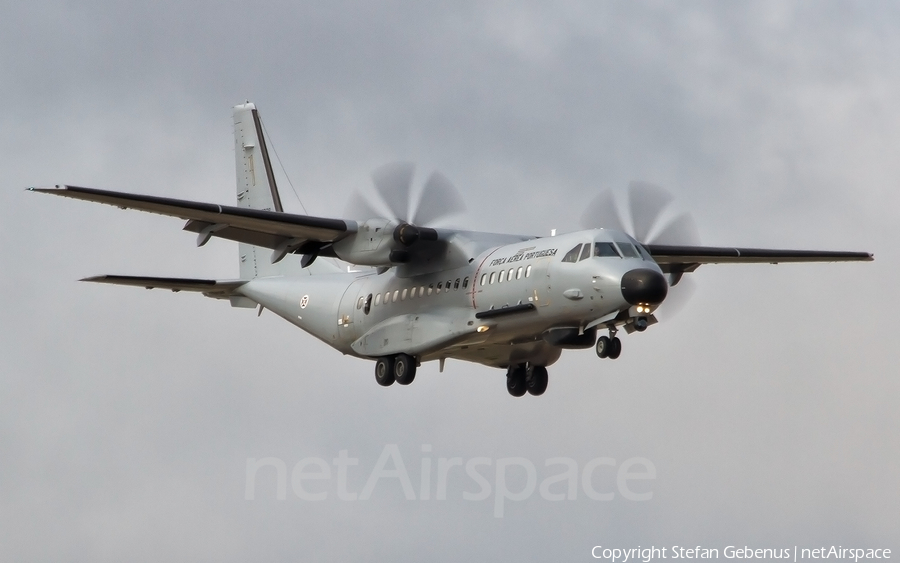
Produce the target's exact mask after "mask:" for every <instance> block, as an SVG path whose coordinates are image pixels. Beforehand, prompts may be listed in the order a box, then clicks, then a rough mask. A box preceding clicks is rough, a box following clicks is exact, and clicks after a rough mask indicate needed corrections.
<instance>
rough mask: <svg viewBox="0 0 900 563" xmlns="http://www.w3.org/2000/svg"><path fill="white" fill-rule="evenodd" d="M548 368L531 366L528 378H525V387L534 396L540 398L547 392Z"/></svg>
mask: <svg viewBox="0 0 900 563" xmlns="http://www.w3.org/2000/svg"><path fill="white" fill-rule="evenodd" d="M548 379H549V378H548V376H547V368H545V367H544V366H531V368H530V369H529V370H528V376H527V377H526V378H525V387H526V388H527V389H528V392H529V393H531V394H532V395H533V396H535V397H538V396H540V395H543V394H544V391H546V390H547V380H548Z"/></svg>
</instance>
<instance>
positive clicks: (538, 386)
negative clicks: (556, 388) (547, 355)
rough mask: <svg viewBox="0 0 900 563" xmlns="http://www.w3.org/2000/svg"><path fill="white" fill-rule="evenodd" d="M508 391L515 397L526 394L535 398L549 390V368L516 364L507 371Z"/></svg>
mask: <svg viewBox="0 0 900 563" xmlns="http://www.w3.org/2000/svg"><path fill="white" fill-rule="evenodd" d="M506 390H507V391H509V394H510V395H512V396H513V397H521V396H522V395H524V394H525V393H526V392H528V393H531V394H532V395H534V396H535V397H537V396H539V395H543V394H544V391H546V390H547V368H545V367H544V366H526V364H516V365H512V366H509V369H508V370H507V371H506Z"/></svg>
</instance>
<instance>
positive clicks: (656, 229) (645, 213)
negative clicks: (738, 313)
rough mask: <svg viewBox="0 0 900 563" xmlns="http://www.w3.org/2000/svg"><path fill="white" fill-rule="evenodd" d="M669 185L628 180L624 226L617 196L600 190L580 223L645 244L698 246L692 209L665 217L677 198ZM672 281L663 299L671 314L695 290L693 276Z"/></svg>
mask: <svg viewBox="0 0 900 563" xmlns="http://www.w3.org/2000/svg"><path fill="white" fill-rule="evenodd" d="M674 199H675V198H674V196H673V195H672V194H671V193H670V192H669V191H668V190H666V189H664V188H661V187H659V186H657V185H655V184H651V183H649V182H641V181H634V182H631V183H630V184H628V215H629V219H630V225H631V228H627V227H625V225H624V223H623V222H622V216H621V215H620V214H619V208H618V206H617V205H616V201H615V198H614V197H613V194H612V192H611V191H610V190H604V191H602V192H600V193H599V194H597V196H596V197H594V199H593V200H591V202H590V203H589V204H588V205H587V207H585V210H584V213H583V214H582V216H581V225H582V227H584V228H585V229H596V228H601V227H602V228H607V229H615V230H619V231H624V232H627V233H628V234H630V235H631V236H633V237H634V238H635V239H637V240H638V241H639V242H641V243H642V244H663V245H679V246H699V245H700V234H699V233H698V231H697V225H696V223H695V222H694V219H693V217H691V215H690V214H689V213H681V214H679V215H676V216H675V217H673V218H672V219H669V220H663V219H664V214H665V211H666V209H667V208H668V207H669V205H670V204H671V203H672V201H674ZM669 285H670V286H671V287H674V286H676V285H677V286H678V289H677V290H676V291H670V292H669V295H668V296H667V298H666V300H665V301H664V302H663V306H664V307H665V313H667V316H668V317H672V316H674V314H676V313H677V312H678V311H680V310H681V309H682V308H683V307H684V305H686V304H687V301H688V300H689V299H690V297H691V295H693V294H694V291H695V290H696V285H695V284H694V282H693V281H692V280H691V279H690V278H684V279H682V276H681V274H680V273H672V274H669Z"/></svg>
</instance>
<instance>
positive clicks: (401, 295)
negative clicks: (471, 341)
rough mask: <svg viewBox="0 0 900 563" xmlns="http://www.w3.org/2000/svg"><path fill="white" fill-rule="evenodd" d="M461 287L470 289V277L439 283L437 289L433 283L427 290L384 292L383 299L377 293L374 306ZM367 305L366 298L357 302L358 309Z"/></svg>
mask: <svg viewBox="0 0 900 563" xmlns="http://www.w3.org/2000/svg"><path fill="white" fill-rule="evenodd" d="M460 286H461V287H462V288H463V289H466V288H467V287H469V278H468V277H466V278H462V279H461V278H456V280H455V281H454V280H447V281H446V283H445V282H438V284H437V287H435V285H434V284H433V283H432V284H428V288H427V289H426V288H425V286H424V285H423V286H419V287H418V288H417V287H412V288H408V287H404V288H403V289H395V290H393V291H390V290H389V291H386V292H384V294H383V297H382V294H381V293H376V294H375V300H374V301H373V305H374V306H375V307H377V306H378V305H381V304H382V303H384V304H385V305H387V304H388V303H392V302H393V303H396V302H397V301H406V299H407V297H408V298H409V299H413V298H414V297H423V296H425V295H426V294H427V295H431V294H432V293H441V292H442V291H443V292H444V293H448V292H449V291H450V288H451V287H452V288H453V290H454V291H458V290H459V288H460ZM365 303H366V297H360V298H359V299H358V300H357V302H356V308H357V309H362V308H363V307H364V306H365Z"/></svg>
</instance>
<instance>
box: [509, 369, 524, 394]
mask: <svg viewBox="0 0 900 563" xmlns="http://www.w3.org/2000/svg"><path fill="white" fill-rule="evenodd" d="M506 390H507V391H509V394H510V395H512V396H513V397H521V396H522V395H524V394H525V392H526V391H527V386H526V384H525V366H515V367H512V368H510V369H509V371H508V372H506Z"/></svg>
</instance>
